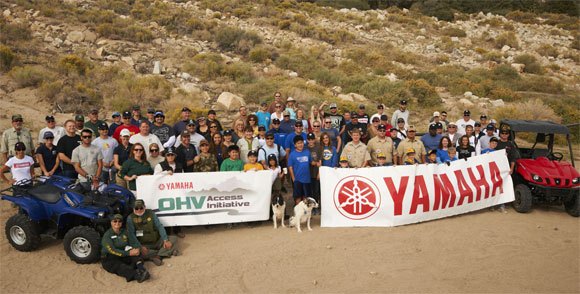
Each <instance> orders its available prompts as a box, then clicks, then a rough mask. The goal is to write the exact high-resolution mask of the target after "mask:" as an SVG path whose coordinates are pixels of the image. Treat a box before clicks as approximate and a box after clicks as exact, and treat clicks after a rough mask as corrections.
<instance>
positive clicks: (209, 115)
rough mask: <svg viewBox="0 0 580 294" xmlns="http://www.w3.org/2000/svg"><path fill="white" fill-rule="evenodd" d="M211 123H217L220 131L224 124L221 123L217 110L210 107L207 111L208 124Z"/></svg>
mask: <svg viewBox="0 0 580 294" xmlns="http://www.w3.org/2000/svg"><path fill="white" fill-rule="evenodd" d="M211 123H215V124H216V125H217V127H218V131H220V132H221V131H222V130H223V128H222V124H221V123H220V121H219V120H218V119H217V118H216V113H215V110H213V109H210V110H208V111H207V124H208V125H211Z"/></svg>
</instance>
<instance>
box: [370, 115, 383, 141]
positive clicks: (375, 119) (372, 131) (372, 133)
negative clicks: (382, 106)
mask: <svg viewBox="0 0 580 294" xmlns="http://www.w3.org/2000/svg"><path fill="white" fill-rule="evenodd" d="M380 122H381V119H380V118H379V117H377V116H375V117H373V119H372V121H371V124H370V125H369V127H368V132H369V138H370V139H372V138H374V137H375V136H376V135H377V133H378V129H377V128H378V127H379V123H380Z"/></svg>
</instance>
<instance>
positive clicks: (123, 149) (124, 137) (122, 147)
mask: <svg viewBox="0 0 580 294" xmlns="http://www.w3.org/2000/svg"><path fill="white" fill-rule="evenodd" d="M130 137H131V132H129V130H127V129H124V130H122V131H121V133H120V139H121V140H120V141H121V143H120V144H119V146H117V147H116V148H115V150H113V162H114V166H115V169H116V170H117V171H118V172H117V177H116V179H115V182H116V183H117V184H118V185H119V186H121V187H125V188H127V182H126V181H125V179H123V177H122V176H121V175H120V171H121V167H122V166H123V163H125V161H127V159H129V155H130V154H131V147H132V146H133V144H131V143H130V142H129V138H130Z"/></svg>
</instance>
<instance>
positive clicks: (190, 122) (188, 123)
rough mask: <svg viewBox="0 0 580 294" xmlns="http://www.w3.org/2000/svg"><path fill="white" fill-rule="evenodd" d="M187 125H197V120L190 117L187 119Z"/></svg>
mask: <svg viewBox="0 0 580 294" xmlns="http://www.w3.org/2000/svg"><path fill="white" fill-rule="evenodd" d="M187 125H188V126H195V125H196V124H195V121H194V120H193V119H190V120H188V121H187Z"/></svg>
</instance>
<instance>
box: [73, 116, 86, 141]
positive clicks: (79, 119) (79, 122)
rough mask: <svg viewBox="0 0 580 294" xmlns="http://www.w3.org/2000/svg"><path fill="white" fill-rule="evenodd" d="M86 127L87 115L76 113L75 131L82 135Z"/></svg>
mask: <svg viewBox="0 0 580 294" xmlns="http://www.w3.org/2000/svg"><path fill="white" fill-rule="evenodd" d="M84 129H85V116H84V115H82V114H77V115H75V133H76V134H77V135H79V136H80V135H81V132H82V131H83V130H84Z"/></svg>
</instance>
